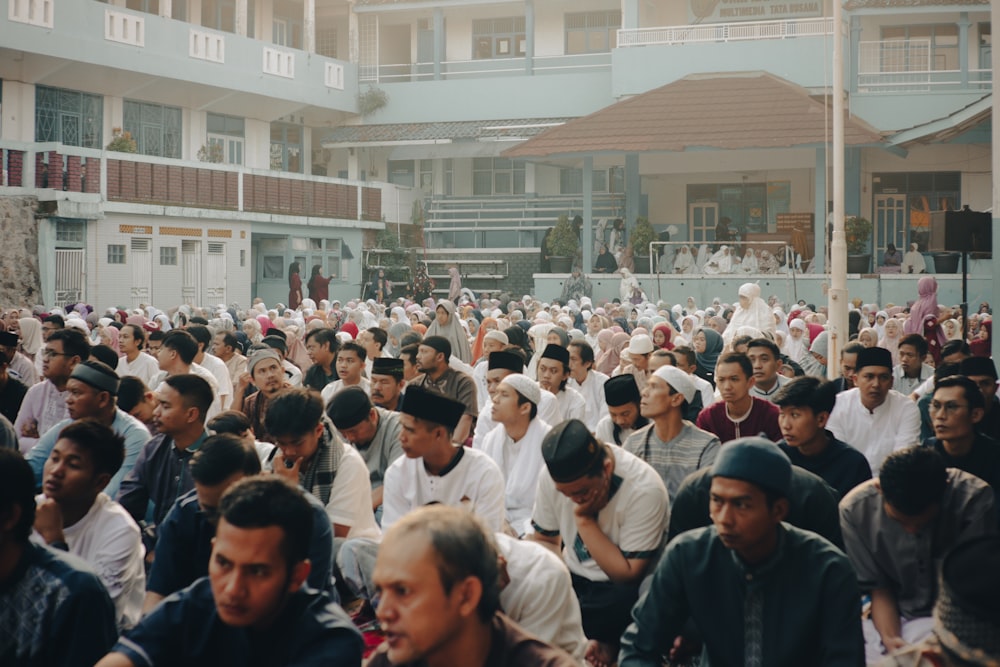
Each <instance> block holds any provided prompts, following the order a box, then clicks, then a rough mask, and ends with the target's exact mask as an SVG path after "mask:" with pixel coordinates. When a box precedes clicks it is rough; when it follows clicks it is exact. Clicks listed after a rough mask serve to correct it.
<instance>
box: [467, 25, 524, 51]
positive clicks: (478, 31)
mask: <svg viewBox="0 0 1000 667" xmlns="http://www.w3.org/2000/svg"><path fill="white" fill-rule="evenodd" d="M524 46H525V29H524V17H523V16H508V17H504V18H495V19H475V20H473V21H472V57H473V58H474V59H476V60H488V59H490V58H520V57H522V56H524Z"/></svg>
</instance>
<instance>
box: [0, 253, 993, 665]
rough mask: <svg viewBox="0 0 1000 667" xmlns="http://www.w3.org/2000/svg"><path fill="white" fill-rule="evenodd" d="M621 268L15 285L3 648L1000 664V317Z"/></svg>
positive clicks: (0, 407) (925, 298)
mask: <svg viewBox="0 0 1000 667" xmlns="http://www.w3.org/2000/svg"><path fill="white" fill-rule="evenodd" d="M685 250H687V249H685V248H681V251H680V253H678V255H677V257H676V259H675V263H674V266H677V265H678V264H680V265H684V264H685V263H686V262H691V265H692V266H694V265H695V263H696V259H695V257H694V256H692V255H693V253H691V252H690V251H688V252H685ZM723 250H725V249H724V248H723ZM720 252H722V250H720ZM686 255H687V256H688V257H687V258H685V256H686ZM765 261H767V258H765V257H763V256H761V257H757V256H756V255H755V254H754V253H747V255H746V257H745V258H744V260H743V263H744V264H745V263H748V262H753V263H755V264H756V265H758V266H759V264H760V263H761V262H765ZM713 262H714V264H713ZM733 265H736V262H735V258H732V257H730V256H729V255H727V254H725V253H724V254H723V255H720V256H717V257H713V258H709V260H708V264H707V265H706V266H707V267H709V268H712V269H718V270H720V271H721V270H723V269H724V268H725V267H727V266H729V267H730V268H731V267H732V266H733ZM703 268H704V267H703ZM709 268H704V270H705V271H709ZM709 272H710V271H709ZM758 272H759V271H758ZM623 275H624V278H623V281H622V283H623V287H622V292H623V294H622V298H620V299H615V300H613V301H610V302H598V303H595V302H593V301H592V299H591V298H589V297H588V296H586V294H585V293H584V292H585V291H586V278H585V277H583V276H580V275H578V274H575V275H574V276H573V277H572V278H571V279H570V280H568V281H567V285H569V286H572V287H573V289H569V290H567V291H565V292H564V295H563V298H561V299H559V300H554V301H551V302H545V301H542V300H540V299H537V298H534V297H532V296H530V295H524V296H521V297H515V296H511V295H507V294H502V295H496V297H495V298H476V297H475V295H473V294H472V293H471V292H470V291H469V290H461V291H458V290H456V293H455V295H454V296H455V297H456V298H455V299H454V300H448V299H441V300H434V299H433V298H425V299H422V300H421V299H419V297H412V298H398V299H396V300H394V301H390V302H388V303H385V304H383V303H381V302H380V301H379V300H376V299H375V298H373V299H370V300H367V301H349V302H341V301H337V300H332V301H331V300H327V299H322V300H320V301H318V302H317V301H314V300H312V299H310V298H301V286H300V287H299V288H298V292H297V294H296V301H298V303H296V304H295V305H294V307H286V306H285V305H284V304H274V305H273V306H268V305H267V304H265V303H263V302H261V300H260V299H257V300H255V302H254V303H253V304H251V305H249V306H248V307H241V306H239V305H237V304H232V305H224V304H223V305H218V306H214V307H194V306H190V305H180V306H173V307H169V308H167V309H165V310H161V309H160V308H158V307H156V306H153V305H143V306H141V307H135V308H121V307H109V308H106V309H102V308H96V309H95V308H94V307H92V306H90V305H88V304H83V303H80V304H75V305H72V306H69V307H65V308H49V307H45V306H41V305H36V306H33V307H31V306H28V307H23V306H11V307H8V308H5V309H4V310H3V311H2V317H0V664H3V665H32V666H34V665H38V666H42V665H45V666H58V665H93V664H99V665H101V666H102V667H115V666H129V665H133V666H146V665H150V666H152V665H178V664H186V665H213V666H215V665H305V664H310V665H311V664H330V665H347V666H350V665H361V664H363V662H365V661H367V664H370V665H378V666H379V667H381V666H382V665H406V666H410V665H413V666H416V665H427V666H442V667H444V666H456V665H463V666H465V665H468V666H471V667H479V666H482V665H560V666H562V665H567V666H569V665H577V666H580V665H588V664H589V665H592V666H593V667H610V666H611V665H615V664H617V665H621V666H622V667H632V666H637V665H644V666H645V665H649V666H660V665H665V664H670V665H688V664H694V665H748V666H765V665H770V666H787V667H793V666H795V667H801V666H805V665H809V666H812V665H844V666H848V665H850V666H859V665H865V664H868V665H887V666H891V665H900V666H902V665H914V666H916V665H952V666H956V667H958V666H969V665H974V666H981V667H985V666H987V665H994V666H995V665H998V664H1000V602H998V601H1000V577H998V575H997V567H996V563H997V559H998V557H1000V537H998V528H1000V518H998V508H997V505H996V494H997V491H998V489H1000V442H998V439H1000V398H998V397H997V388H998V378H997V371H996V367H995V366H994V363H993V360H992V342H991V337H992V316H991V313H990V308H989V306H988V305H987V304H982V305H981V306H980V308H979V309H978V312H974V313H969V314H968V315H967V316H965V317H963V313H962V310H961V309H959V308H957V307H950V306H947V305H943V304H938V302H937V295H936V293H937V289H936V287H937V286H936V282H935V280H934V278H933V276H924V277H922V278H921V279H920V281H919V287H918V293H917V294H915V295H914V299H913V301H910V302H907V303H900V304H882V305H878V304H874V303H864V302H863V301H862V300H856V301H855V303H854V305H853V307H852V309H851V311H850V315H849V335H850V337H851V342H850V343H849V344H848V345H846V346H844V347H843V348H842V350H841V353H840V355H839V358H836V359H834V358H830V357H829V355H828V350H829V332H828V331H827V327H826V309H825V307H823V306H819V307H817V306H816V305H814V304H807V303H804V302H799V303H797V304H783V303H781V302H780V301H779V300H778V299H777V298H776V297H774V296H771V297H769V298H766V299H765V297H764V296H763V295H762V294H761V291H760V287H759V285H757V284H753V283H747V284H745V285H743V286H741V287H740V289H739V291H738V293H737V294H734V295H723V296H720V298H717V299H714V300H713V302H712V303H710V304H698V303H696V302H695V300H694V299H693V298H688V299H686V300H682V301H680V302H679V303H667V302H664V301H660V302H650V301H649V300H648V298H647V297H646V296H645V295H644V294H642V292H641V290H637V289H636V288H637V285H635V286H633V285H632V284H631V283H629V282H628V277H629V276H628V273H627V271H626V272H625V273H624V274H623ZM320 277H321V278H322V276H320ZM315 278H316V276H315V275H314V276H313V279H315ZM389 289H390V290H391V288H389ZM376 291H377V290H376ZM377 296H380V297H384V296H386V293H385V292H379V294H378V295H377ZM727 298H732V299H733V301H732V303H731V304H730V303H727ZM163 305H164V304H160V306H161V307H162V306H163ZM831 365H833V366H835V367H836V368H838V369H839V371H840V372H839V375H840V377H839V378H838V379H837V380H835V381H829V380H827V379H826V378H827V375H828V373H827V369H828V367H830V366H831Z"/></svg>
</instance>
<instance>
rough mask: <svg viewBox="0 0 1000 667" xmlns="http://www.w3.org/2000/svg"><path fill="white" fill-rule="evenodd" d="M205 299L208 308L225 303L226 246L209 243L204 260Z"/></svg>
mask: <svg viewBox="0 0 1000 667" xmlns="http://www.w3.org/2000/svg"><path fill="white" fill-rule="evenodd" d="M205 298H206V299H207V300H208V304H207V305H209V306H216V305H218V304H220V303H226V244H225V243H209V244H208V256H207V257H206V258H205Z"/></svg>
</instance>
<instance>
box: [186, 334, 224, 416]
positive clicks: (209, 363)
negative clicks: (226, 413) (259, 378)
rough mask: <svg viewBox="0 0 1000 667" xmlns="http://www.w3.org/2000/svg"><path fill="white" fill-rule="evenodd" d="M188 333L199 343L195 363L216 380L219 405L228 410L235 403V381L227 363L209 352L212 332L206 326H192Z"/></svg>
mask: <svg viewBox="0 0 1000 667" xmlns="http://www.w3.org/2000/svg"><path fill="white" fill-rule="evenodd" d="M187 332H188V333H189V334H191V335H192V336H194V339H195V340H196V341H197V342H198V354H196V355H195V356H194V363H196V364H198V365H199V366H201V367H203V368H204V369H205V370H207V371H208V372H209V373H211V374H212V377H214V378H215V383H216V385H217V386H218V389H217V392H216V393H217V395H218V397H219V404H220V405H221V407H222V410H228V409H229V406H230V405H231V404H232V402H233V380H232V378H230V377H229V368H228V367H227V366H226V362H224V361H223V360H222V359H219V358H218V357H216V356H213V355H211V354H209V352H208V349H209V346H210V345H211V344H212V332H211V331H209V330H208V327H206V326H205V325H204V324H192V325H191V326H189V327H188V328H187Z"/></svg>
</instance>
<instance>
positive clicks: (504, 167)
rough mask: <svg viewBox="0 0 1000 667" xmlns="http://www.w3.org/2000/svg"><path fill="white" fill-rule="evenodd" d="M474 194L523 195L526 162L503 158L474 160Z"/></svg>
mask: <svg viewBox="0 0 1000 667" xmlns="http://www.w3.org/2000/svg"><path fill="white" fill-rule="evenodd" d="M472 194H474V195H523V194H524V162H522V161H520V160H508V159H503V158H488V157H487V158H474V159H473V161H472Z"/></svg>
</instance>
